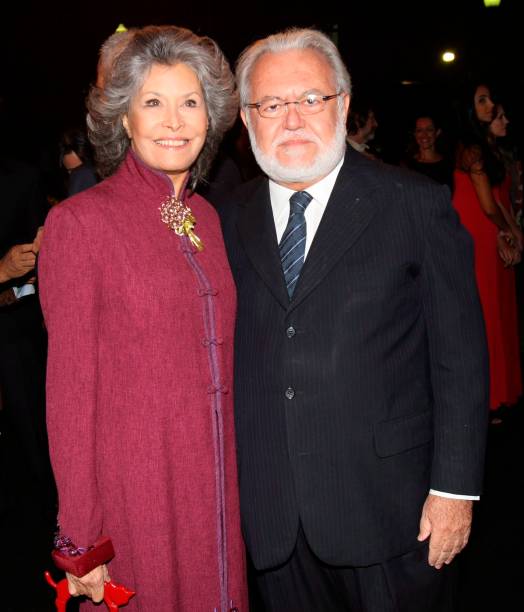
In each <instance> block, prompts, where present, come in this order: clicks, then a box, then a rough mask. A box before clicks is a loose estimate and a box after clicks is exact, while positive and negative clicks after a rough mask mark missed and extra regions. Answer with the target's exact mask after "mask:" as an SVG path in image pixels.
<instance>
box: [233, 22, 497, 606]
mask: <svg viewBox="0 0 524 612" xmlns="http://www.w3.org/2000/svg"><path fill="white" fill-rule="evenodd" d="M237 82H238V86H239V91H240V99H241V117H242V120H243V121H244V123H245V124H246V126H247V128H248V130H249V135H250V140H251V144H252V148H253V152H254V154H255V157H256V159H257V162H258V164H259V165H260V167H261V169H262V170H263V171H264V173H265V174H266V175H267V177H262V178H259V179H255V181H254V182H252V183H250V184H247V185H246V186H244V187H242V188H241V189H240V190H238V191H237V192H236V193H235V194H233V197H232V199H231V200H230V203H229V206H228V207H227V210H225V211H224V219H223V222H224V232H225V236H226V244H227V246H228V252H229V257H230V262H231V267H232V270H233V273H234V275H235V280H236V283H237V289H238V319H237V329H236V346H235V403H236V416H235V418H236V431H237V440H238V442H237V444H238V459H239V477H240V496H241V510H242V520H243V529H244V535H245V539H246V544H247V549H248V552H249V555H250V558H251V560H252V562H253V565H254V568H255V570H256V571H255V576H254V578H255V581H256V584H257V588H258V591H259V592H260V597H261V601H262V609H263V610H268V611H271V612H299V611H300V612H313V611H321V612H333V611H339V610H340V611H342V610H344V611H359V612H393V611H395V612H421V611H422V610H423V611H424V612H437V611H439V612H441V611H448V610H451V609H452V606H453V601H452V599H453V597H452V595H453V588H452V582H453V581H452V573H451V572H452V570H453V569H454V567H455V566H454V565H453V566H449V564H450V563H451V561H452V559H453V558H454V557H455V555H456V554H457V553H458V552H460V550H462V548H463V547H464V546H465V545H466V542H467V540H468V535H469V530H470V524H471V514H472V505H473V501H472V500H474V499H477V498H478V496H479V494H480V488H481V483H482V473H483V458H484V449H485V432H486V423H487V414H488V410H487V388H486V380H487V374H486V371H487V364H486V349H485V338H484V330H483V321H482V314H481V310H480V306H479V302H478V297H477V292H476V286H475V278H474V273H473V262H472V250H471V242H470V239H469V237H468V235H467V234H466V232H465V231H464V230H463V228H462V227H461V226H460V224H459V223H458V220H457V217H456V215H455V213H454V212H453V209H452V207H451V205H450V201H449V192H448V191H447V190H445V189H443V188H441V187H440V186H438V185H436V184H434V183H432V182H429V181H427V180H426V179H425V178H422V177H417V176H415V175H414V174H411V173H409V174H408V173H404V172H403V171H402V170H399V169H394V168H390V167H388V166H386V165H384V164H380V163H376V162H374V161H371V160H369V159H367V158H365V157H363V156H362V155H360V154H358V153H357V152H355V151H354V150H353V149H351V148H348V149H346V141H345V137H346V133H345V125H346V118H347V113H348V109H349V104H350V89H351V88H350V78H349V74H348V72H347V70H346V68H345V66H344V64H343V62H342V60H341V58H340V56H339V54H338V51H337V49H336V47H335V46H334V45H333V43H332V42H331V41H330V40H329V38H327V37H326V36H325V35H323V34H322V33H320V32H318V31H315V30H297V29H293V30H289V31H287V32H283V33H279V34H275V35H273V36H270V37H268V38H266V39H263V40H260V41H258V42H256V43H254V44H253V45H251V46H250V47H248V48H247V49H246V50H245V51H244V52H243V53H242V55H241V56H240V58H239V61H238V64H237ZM453 573H454V572H453Z"/></svg>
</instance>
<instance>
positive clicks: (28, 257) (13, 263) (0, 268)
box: [0, 244, 36, 283]
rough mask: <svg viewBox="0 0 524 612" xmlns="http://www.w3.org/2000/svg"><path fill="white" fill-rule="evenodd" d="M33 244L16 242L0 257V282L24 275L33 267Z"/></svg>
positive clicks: (34, 257)
mask: <svg viewBox="0 0 524 612" xmlns="http://www.w3.org/2000/svg"><path fill="white" fill-rule="evenodd" d="M35 262H36V255H35V253H34V251H33V244H16V245H15V246H13V247H11V248H10V249H9V251H7V253H6V254H5V255H4V256H3V257H2V259H0V282H3V283H5V282H6V281H8V280H11V279H12V278H19V277H20V276H24V274H27V273H28V272H30V271H31V270H32V269H33V268H34V267H35Z"/></svg>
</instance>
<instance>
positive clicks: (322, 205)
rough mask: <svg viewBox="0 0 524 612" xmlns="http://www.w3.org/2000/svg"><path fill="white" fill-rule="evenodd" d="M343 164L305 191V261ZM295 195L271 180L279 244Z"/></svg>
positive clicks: (340, 162)
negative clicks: (308, 199) (308, 201)
mask: <svg viewBox="0 0 524 612" xmlns="http://www.w3.org/2000/svg"><path fill="white" fill-rule="evenodd" d="M343 163H344V158H342V159H341V160H340V161H339V163H338V164H337V165H336V166H335V167H334V168H333V170H331V172H330V173H329V174H328V175H327V176H325V177H324V178H323V179H321V180H320V181H318V183H315V184H313V185H310V186H309V187H308V188H307V189H304V191H307V193H309V195H310V196H311V197H312V198H313V199H312V200H311V202H310V203H309V205H308V207H307V208H306V212H305V213H304V217H305V219H306V246H305V252H304V260H305V259H306V257H307V254H308V252H309V249H310V247H311V243H312V242H313V239H314V237H315V234H316V232H317V229H318V226H319V225H320V221H321V220H322V215H323V214H324V211H325V210H326V206H327V203H328V201H329V198H330V196H331V192H332V191H333V187H334V186H335V181H336V180H337V176H338V173H339V172H340V168H342V164H343ZM294 193H295V192H294V191H293V189H289V188H288V187H284V186H282V185H279V184H278V183H275V182H274V181H272V180H271V179H270V180H269V197H270V199H271V210H272V211H273V220H274V221H275V229H276V233H277V240H278V242H279V243H280V240H281V238H282V236H283V234H284V231H285V229H286V226H287V224H288V221H289V210H290V204H289V198H290V197H291V196H292V195H293V194H294ZM429 492H430V493H432V494H433V495H438V496H439V497H449V498H451V499H479V496H478V495H456V494H454V493H445V492H443V491H435V490H434V489H430V491H429Z"/></svg>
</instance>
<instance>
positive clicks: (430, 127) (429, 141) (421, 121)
mask: <svg viewBox="0 0 524 612" xmlns="http://www.w3.org/2000/svg"><path fill="white" fill-rule="evenodd" d="M439 132H440V130H437V129H435V124H434V123H433V120H432V119H431V117H419V118H418V119H417V121H416V123H415V140H416V142H417V145H418V147H419V149H421V150H422V149H425V150H427V149H433V148H434V147H435V141H436V140H437V136H438V135H439Z"/></svg>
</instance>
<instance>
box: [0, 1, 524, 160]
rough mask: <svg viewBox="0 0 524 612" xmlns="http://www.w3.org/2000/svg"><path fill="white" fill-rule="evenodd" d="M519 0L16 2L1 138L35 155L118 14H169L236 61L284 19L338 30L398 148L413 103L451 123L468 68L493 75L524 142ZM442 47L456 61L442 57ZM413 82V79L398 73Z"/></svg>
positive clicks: (138, 18) (85, 80)
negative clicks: (493, 2) (493, 3)
mask: <svg viewBox="0 0 524 612" xmlns="http://www.w3.org/2000/svg"><path fill="white" fill-rule="evenodd" d="M519 4H521V2H520V0H502V2H501V5H500V7H498V8H491V9H486V8H485V7H484V5H483V1H482V0H455V1H450V0H441V1H438V0H427V1H424V0H421V1H419V2H411V1H409V0H404V1H401V2H399V3H395V2H394V1H389V2H379V1H375V0H368V1H367V2H366V1H362V2H360V1H346V2H334V1H331V0H315V2H312V3H304V2H297V1H296V0H283V1H281V2H275V1H274V0H273V1H268V0H256V1H253V0H245V1H244V2H243V3H242V4H240V3H239V2H238V1H237V2H235V1H234V0H223V1H221V2H216V1H214V2H212V1H210V0H200V1H195V2H191V0H186V1H185V2H182V3H177V2H174V1H173V0H171V1H169V2H166V1H163V0H156V1H155V0H152V1H149V2H148V1H147V0H145V1H142V2H140V3H138V2H131V1H128V2H118V1H114V2H111V0H106V2H100V1H96V2H83V3H80V2H77V3H75V2H73V1H71V2H70V3H68V4H66V3H61V2H48V3H42V2H31V1H29V2H16V0H15V2H13V3H11V8H10V12H11V16H10V17H9V19H7V18H6V16H5V7H4V9H3V10H4V18H3V20H2V25H3V28H2V33H1V36H0V53H1V57H2V58H3V61H2V64H3V70H2V74H3V77H2V79H1V80H0V93H1V94H2V97H3V99H4V102H3V106H4V116H5V117H6V119H4V122H3V125H2V143H3V146H4V147H5V146H6V145H7V147H8V148H9V149H11V150H12V151H13V152H16V153H18V154H19V155H22V156H24V157H26V158H28V159H30V158H33V159H36V158H38V156H39V154H40V151H41V150H42V149H45V148H46V147H48V146H49V145H50V144H52V143H53V142H54V141H56V138H57V136H58V133H59V132H60V130H61V129H62V128H64V127H66V126H68V125H70V124H72V123H75V122H78V121H79V120H80V121H81V120H82V118H83V116H84V99H85V96H86V94H87V91H88V88H89V85H90V83H91V82H92V81H93V80H94V76H95V67H96V61H97V53H98V49H99V47H100V45H101V43H102V42H103V41H104V40H105V39H106V38H107V37H108V36H109V35H110V34H112V33H113V32H114V30H115V29H116V27H117V26H118V24H119V23H124V24H125V25H126V26H127V27H132V26H143V25H148V24H166V23H170V24H176V25H182V26H186V27H189V28H190V29H192V30H194V31H196V32H198V33H200V34H206V35H209V36H211V37H212V38H214V39H215V40H216V41H217V42H218V43H219V45H220V46H221V47H222V49H223V50H224V52H225V54H226V55H227V57H228V58H229V59H230V61H231V62H234V60H235V59H236V57H237V55H238V53H239V52H240V51H241V50H242V49H243V48H244V47H245V46H246V45H247V44H249V43H250V42H252V41H253V40H255V39H256V38H258V37H261V36H265V35H267V34H269V33H272V32H275V31H277V30H279V29H282V28H285V27H288V26H291V25H297V26H315V27H318V28H320V29H322V30H324V31H325V32H326V33H328V34H330V35H332V36H334V37H335V40H336V41H337V42H338V45H339V48H340V50H341V53H342V55H343V57H344V58H345V60H346V62H347V65H348V67H349V70H350V73H351V75H352V78H353V83H354V98H355V100H356V99H357V98H359V97H360V98H362V97H365V98H369V99H371V100H372V102H373V104H374V105H375V107H376V112H377V115H378V119H379V123H380V130H379V132H378V134H377V136H378V138H379V139H380V140H382V141H384V142H387V143H389V147H390V149H391V151H392V152H391V156H392V157H393V158H394V157H395V154H396V153H398V154H400V153H401V152H402V150H403V148H404V146H405V143H406V140H407V133H408V126H409V122H410V119H411V118H412V113H413V112H414V110H415V109H425V110H431V111H433V112H437V113H438V114H439V115H440V116H441V118H442V120H443V121H444V127H446V126H447V125H451V122H452V118H453V106H452V101H453V99H454V98H455V97H456V96H457V95H458V94H457V92H459V90H460V88H461V87H462V85H463V83H464V82H465V81H466V80H467V78H468V77H469V76H471V75H482V77H483V78H484V77H487V79H488V80H489V81H490V82H491V83H492V84H494V91H495V93H496V94H498V95H499V97H501V98H502V100H503V101H504V103H505V106H506V110H507V114H508V115H509V117H510V119H511V120H512V125H511V130H512V132H513V135H514V137H515V139H516V140H517V141H522V131H523V128H522V122H523V119H522V116H521V115H522V109H524V104H523V102H524V98H523V95H522V91H523V89H524V88H523V87H522V85H523V81H524V73H523V71H522V59H523V58H524V53H523V38H524V36H523V25H522V24H523V20H522V18H521V15H520V13H521V12H522V11H521V10H519ZM446 47H449V48H451V49H453V50H454V51H455V52H456V53H457V55H458V60H457V61H456V62H455V64H454V65H444V64H442V63H441V61H440V59H439V56H440V52H441V51H442V50H443V49H444V48H446ZM402 81H410V82H411V83H412V84H410V85H406V84H402Z"/></svg>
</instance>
